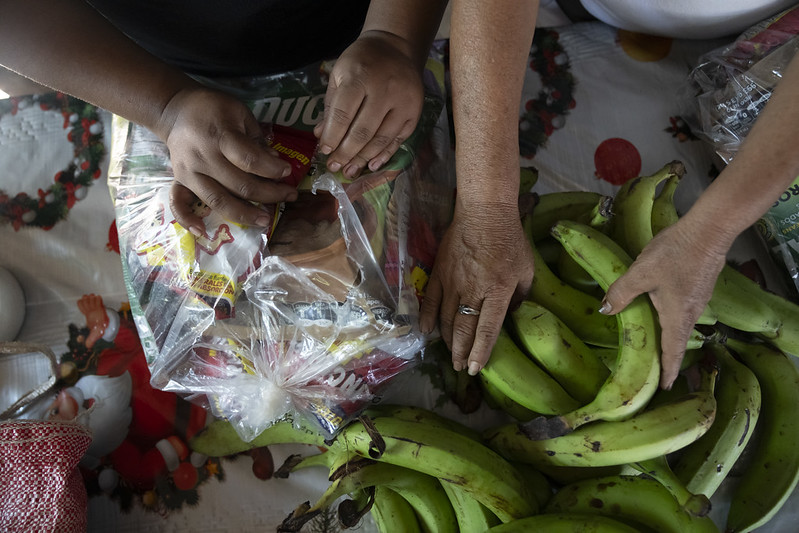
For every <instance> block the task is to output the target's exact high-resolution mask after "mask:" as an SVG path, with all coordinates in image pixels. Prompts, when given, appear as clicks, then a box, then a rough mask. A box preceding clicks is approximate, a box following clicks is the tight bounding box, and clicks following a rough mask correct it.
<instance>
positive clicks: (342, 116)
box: [329, 107, 352, 124]
mask: <svg viewBox="0 0 799 533" xmlns="http://www.w3.org/2000/svg"><path fill="white" fill-rule="evenodd" d="M329 115H330V120H331V121H332V122H334V123H335V124H349V123H350V122H352V115H350V114H349V113H347V112H346V111H344V110H343V109H340V108H338V107H334V108H331V109H330V110H329Z"/></svg>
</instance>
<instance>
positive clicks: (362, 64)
mask: <svg viewBox="0 0 799 533" xmlns="http://www.w3.org/2000/svg"><path fill="white" fill-rule="evenodd" d="M411 50H412V47H411V45H410V43H406V42H405V40H404V39H402V38H400V37H398V36H397V35H394V34H391V33H388V32H383V31H368V32H364V33H363V34H361V36H360V37H359V38H358V40H356V41H355V42H354V43H353V44H352V45H350V46H349V48H347V49H346V50H345V51H344V53H342V54H341V56H340V57H339V58H338V59H337V60H336V64H335V66H334V67H333V71H332V73H331V75H330V82H329V84H328V88H327V94H326V95H325V112H324V119H323V121H322V122H320V123H319V124H317V126H316V128H315V129H314V133H315V134H316V135H317V137H319V146H320V151H321V152H322V153H323V154H329V157H328V160H327V168H328V169H330V170H331V171H333V172H337V171H338V170H340V169H343V172H344V175H345V176H346V177H348V178H353V177H355V176H357V175H358V174H360V173H361V171H362V170H363V169H364V168H365V167H367V166H368V168H369V169H370V170H372V171H375V170H377V169H379V168H380V167H381V166H383V165H384V164H385V163H386V162H387V161H388V160H389V158H390V157H391V156H392V155H394V152H396V151H397V149H398V148H399V147H400V145H401V144H402V143H403V142H404V141H405V140H406V139H407V138H408V136H410V134H411V133H413V130H414V128H416V123H417V122H418V120H419V115H420V114H421V111H422V105H423V103H424V89H423V85H422V69H421V66H420V65H418V64H417V63H418V61H415V60H414V58H413V54H412V52H411Z"/></svg>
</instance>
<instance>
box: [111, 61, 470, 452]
mask: <svg viewBox="0 0 799 533" xmlns="http://www.w3.org/2000/svg"><path fill="white" fill-rule="evenodd" d="M434 59H435V58H432V59H431V61H434ZM328 66H329V65H324V64H323V65H321V66H316V67H310V68H309V69H308V70H304V71H301V72H295V73H289V74H285V75H281V76H278V77H271V78H265V79H257V80H244V81H242V82H241V83H239V84H238V85H237V86H236V91H235V92H236V93H237V94H239V96H241V97H243V99H244V100H245V101H247V102H248V104H249V105H250V106H251V108H252V109H253V111H254V114H255V115H256V118H259V119H260V120H262V122H263V124H264V125H265V131H266V132H267V133H268V134H269V135H268V139H269V140H270V142H271V143H272V147H273V148H275V149H276V150H277V151H278V152H279V153H280V154H281V156H282V157H284V158H286V159H287V160H288V161H291V162H292V164H298V165H299V166H298V167H297V169H298V173H299V174H298V183H297V186H298V191H299V198H298V200H297V201H296V202H291V203H287V204H285V205H281V206H276V208H275V209H276V210H275V220H276V224H274V225H273V227H272V228H269V229H268V230H266V231H264V230H261V229H259V228H251V227H240V226H238V225H236V224H233V223H231V222H229V221H226V220H224V219H222V218H221V216H219V215H217V214H216V213H214V212H209V211H208V210H203V211H202V215H203V216H204V221H205V224H206V228H207V235H208V237H207V238H196V237H194V236H193V235H192V234H191V233H189V232H188V231H187V230H186V229H184V228H182V227H181V226H179V225H178V224H176V223H175V222H174V217H173V216H172V214H171V213H170V211H169V203H168V194H169V186H170V184H171V182H172V173H171V168H170V165H169V158H168V152H167V149H166V147H165V146H164V145H163V144H162V143H161V142H159V141H158V139H157V138H156V137H155V136H154V135H152V134H151V133H150V132H148V131H146V130H145V129H143V128H141V127H139V126H137V125H134V124H130V123H127V122H125V121H123V120H121V119H118V118H117V119H116V122H115V127H114V147H113V150H112V154H111V169H110V171H109V185H110V188H111V194H112V197H113V199H114V202H115V209H116V213H117V227H118V233H119V241H120V250H121V255H122V262H123V267H124V271H125V279H126V284H127V289H128V296H129V299H130V302H131V308H132V311H133V315H134V319H135V321H136V325H137V328H138V330H139V334H140V337H141V339H142V344H143V347H144V350H145V354H146V356H147V361H148V364H149V366H150V370H151V373H152V379H151V381H152V384H153V386H155V387H156V388H159V389H163V390H169V391H173V392H177V393H179V394H181V395H182V396H184V397H186V398H188V399H190V400H192V401H195V402H198V403H200V404H202V405H204V406H206V407H207V408H208V409H210V411H211V412H212V413H213V414H214V415H215V416H218V417H221V418H226V419H228V420H230V421H231V422H232V423H233V425H234V427H236V429H237V431H238V433H239V434H240V436H241V437H242V438H243V439H245V440H251V439H253V438H254V437H255V436H257V435H258V434H259V433H260V432H261V431H263V430H264V429H265V428H267V427H268V426H269V425H271V424H272V423H274V422H275V421H276V420H278V419H282V418H284V417H285V416H295V415H300V416H302V417H304V418H306V419H310V420H311V421H313V422H315V423H316V424H317V425H318V427H319V428H320V431H321V432H323V433H324V434H326V435H328V436H333V435H335V434H336V433H337V432H338V430H340V429H341V428H342V427H343V426H344V425H345V424H346V423H347V422H348V421H349V420H351V419H352V418H353V417H355V416H357V415H358V414H359V413H360V411H362V410H363V409H364V408H366V407H367V406H368V405H369V404H370V403H372V402H375V401H377V400H379V398H380V396H381V394H382V392H383V391H384V389H385V387H386V386H387V385H388V384H389V383H390V382H391V381H392V380H393V379H394V378H395V377H396V376H398V375H399V374H400V373H402V372H404V371H405V370H407V369H409V368H412V367H413V366H415V364H416V363H417V362H418V361H419V357H420V354H421V353H422V351H423V348H424V346H425V344H426V342H427V339H426V338H425V336H424V335H422V334H421V332H420V331H419V329H418V311H419V302H420V297H421V290H422V288H423V286H424V284H425V282H426V279H427V276H428V274H429V272H430V269H431V268H432V262H433V258H434V257H435V252H436V248H437V244H438V242H439V239H440V237H441V236H442V235H443V232H444V230H445V229H446V227H447V225H448V223H449V221H450V218H451V212H452V201H453V196H454V194H453V193H454V179H453V176H452V173H451V172H450V171H449V163H448V158H449V138H448V129H447V126H446V116H445V114H444V113H443V102H444V100H443V96H442V94H443V90H442V89H441V87H442V86H443V80H437V79H436V78H435V76H434V75H433V74H432V72H431V71H428V72H426V74H427V75H426V82H427V83H426V84H427V95H426V100H425V106H424V110H423V114H422V118H421V119H420V123H419V126H418V127H417V130H416V132H415V133H414V135H413V136H412V137H411V139H409V140H408V141H407V142H406V143H404V144H403V146H402V147H401V148H400V150H399V151H398V152H397V154H395V156H394V157H393V158H392V159H391V160H390V161H389V162H388V163H387V164H386V165H384V167H383V168H382V169H381V170H379V171H377V172H374V173H371V174H366V175H363V176H361V177H359V178H358V179H356V180H353V181H349V180H346V179H344V178H343V176H342V175H341V174H340V173H338V174H335V175H334V174H330V173H324V172H323V171H322V170H323V168H324V164H323V163H324V162H323V161H322V160H320V159H318V156H317V154H316V153H315V145H313V146H312V148H311V150H310V151H308V149H307V144H304V142H303V141H302V139H303V137H307V135H306V134H307V133H308V132H309V130H310V129H311V128H312V127H313V125H314V123H315V122H314V120H313V119H314V118H317V120H318V116H319V110H320V109H321V103H322V96H323V95H324V89H325V86H324V73H325V69H326V67H328ZM441 71H442V72H443V69H442V70H441ZM440 82H441V83H440ZM245 89H246V90H245ZM253 95H255V96H253ZM258 95H260V96H258ZM245 96H246V97H245ZM309 106H311V107H309ZM266 119H269V120H270V121H271V122H269V121H266ZM292 139H293V141H292ZM298 139H299V141H298ZM292 142H294V144H292ZM198 208H200V209H204V206H202V205H199V204H198Z"/></svg>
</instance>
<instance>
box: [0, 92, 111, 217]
mask: <svg viewBox="0 0 799 533" xmlns="http://www.w3.org/2000/svg"><path fill="white" fill-rule="evenodd" d="M35 105H38V106H39V108H40V109H42V110H43V111H55V112H60V113H61V115H62V116H63V117H64V129H65V130H67V139H68V140H69V141H70V142H71V143H72V145H73V148H74V156H73V158H72V160H71V161H69V162H68V163H67V164H66V166H65V167H64V168H63V169H62V170H60V171H58V172H57V173H56V175H55V177H54V180H53V181H54V183H53V185H51V186H50V187H49V188H47V189H46V190H44V189H39V190H38V191H37V193H36V194H28V193H25V192H20V193H17V194H16V195H14V196H10V195H9V194H8V193H7V192H6V191H4V190H3V189H0V223H10V224H12V225H13V227H14V230H19V229H20V228H21V227H23V226H33V227H39V228H42V229H45V230H48V229H50V228H52V227H53V226H54V225H55V224H56V223H57V222H59V221H61V220H64V219H65V218H66V217H67V214H68V213H69V210H70V209H72V207H73V206H74V205H75V202H77V201H78V200H82V199H83V198H85V197H86V194H87V193H88V189H89V187H91V185H92V183H93V182H94V180H96V179H97V178H99V177H100V175H101V174H102V171H101V169H100V164H101V162H102V160H103V158H104V157H105V154H106V148H105V144H104V143H103V141H104V135H103V123H102V120H101V118H100V114H99V111H98V109H97V107H95V106H93V105H91V104H88V103H86V102H84V101H82V100H78V99H77V98H73V97H71V96H68V95H65V94H63V93H57V92H56V93H47V94H42V95H32V96H24V97H11V98H8V99H6V100H0V117H2V116H3V115H5V114H6V113H11V114H12V115H16V114H17V113H19V112H22V111H24V110H25V109H27V108H30V107H32V106H35Z"/></svg>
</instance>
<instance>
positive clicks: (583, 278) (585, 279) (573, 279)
mask: <svg viewBox="0 0 799 533" xmlns="http://www.w3.org/2000/svg"><path fill="white" fill-rule="evenodd" d="M554 269H555V272H557V276H558V277H559V278H560V279H561V280H563V281H564V282H565V283H567V284H569V285H570V286H572V287H574V288H575V289H577V290H579V291H582V292H584V293H586V294H590V295H591V296H594V297H596V298H602V289H601V288H600V287H599V283H597V282H596V280H595V279H594V278H592V277H591V275H590V274H589V273H588V272H586V271H585V269H584V268H583V267H581V266H580V265H579V264H578V263H577V261H575V260H574V259H573V258H572V256H570V255H569V254H567V253H566V251H565V250H563V248H562V247H561V250H560V253H559V254H558V258H557V261H556V262H555V264H554Z"/></svg>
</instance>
